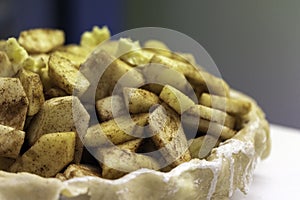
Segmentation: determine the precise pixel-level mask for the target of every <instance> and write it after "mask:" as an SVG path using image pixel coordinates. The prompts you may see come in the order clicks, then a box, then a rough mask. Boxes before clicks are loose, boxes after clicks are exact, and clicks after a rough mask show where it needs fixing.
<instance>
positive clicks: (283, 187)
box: [232, 125, 300, 200]
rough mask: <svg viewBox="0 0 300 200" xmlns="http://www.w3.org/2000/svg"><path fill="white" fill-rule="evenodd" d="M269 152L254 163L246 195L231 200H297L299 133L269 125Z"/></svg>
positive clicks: (294, 130) (236, 196)
mask: <svg viewBox="0 0 300 200" xmlns="http://www.w3.org/2000/svg"><path fill="white" fill-rule="evenodd" d="M271 139H272V150H271V155H270V156H269V158H267V159H266V160H263V161H261V162H260V163H258V166H257V168H256V170H255V172H254V179H253V183H252V185H251V187H250V191H249V193H248V195H246V196H245V195H243V194H242V193H241V192H236V193H235V194H234V196H233V198H232V199H233V200H271V199H272V200H279V199H280V200H290V199H291V200H294V199H300V130H297V129H291V128H287V127H283V126H278V125H271Z"/></svg>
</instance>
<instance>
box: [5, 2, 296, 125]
mask: <svg viewBox="0 0 300 200" xmlns="http://www.w3.org/2000/svg"><path fill="white" fill-rule="evenodd" d="M299 22H300V1H296V0H285V1H279V0H265V1H260V0H251V1H237V0H234V1H233V0H227V1H217V0H210V1H199V0H190V1H185V2H184V1H180V0H164V1H160V0H152V1H140V0H131V1H123V0H110V1H97V0H72V1H71V0H65V1H64V0H52V1H51V0H43V1H40V0H26V1H21V0H19V1H18V0H0V38H2V39H6V38H7V37H11V36H15V37H17V36H18V34H19V32H20V31H21V30H24V29H29V28H36V27H52V28H60V29H63V30H64V31H65V32H66V36H67V42H68V43H78V42H79V40H80V35H81V33H82V32H83V31H85V30H90V29H91V28H92V27H93V26H94V25H98V26H103V25H107V26H108V27H109V29H110V30H111V32H112V34H117V33H119V32H121V31H124V30H127V29H131V28H136V27H144V26H157V27H164V28H170V29H174V30H177V31H180V32H182V33H184V34H186V35H188V36H190V37H192V38H193V39H195V40H196V41H198V42H199V43H200V44H201V45H202V46H203V47H204V48H205V49H206V50H207V51H208V53H209V54H210V55H211V57H212V58H213V60H214V61H215V62H216V64H217V66H218V68H219V70H220V72H221V74H222V76H223V78H224V79H225V80H226V81H227V82H228V83H229V84H230V85H231V87H233V88H235V89H238V90H240V91H242V92H245V93H247V94H248V95H250V96H252V97H253V98H255V99H256V100H257V102H258V104H259V105H260V106H261V107H262V108H263V110H264V111H265V112H266V115H267V118H268V119H269V120H270V121H271V122H272V123H276V124H281V125H286V126H290V127H295V128H300V105H299V103H300V66H299V63H300V23H299Z"/></svg>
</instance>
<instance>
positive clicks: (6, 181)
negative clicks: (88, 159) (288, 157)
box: [0, 90, 271, 200]
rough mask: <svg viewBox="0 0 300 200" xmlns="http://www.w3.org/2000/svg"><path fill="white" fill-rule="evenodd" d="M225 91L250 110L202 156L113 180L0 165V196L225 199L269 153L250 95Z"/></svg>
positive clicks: (263, 122)
mask: <svg viewBox="0 0 300 200" xmlns="http://www.w3.org/2000/svg"><path fill="white" fill-rule="evenodd" d="M230 95H231V97H233V98H241V99H245V100H248V101H250V102H251V104H252V105H251V111H250V112H249V113H248V114H247V115H245V116H244V117H243V118H242V120H241V121H242V122H241V125H242V128H241V129H240V131H239V132H238V133H237V134H236V135H235V136H234V137H233V138H231V139H229V140H226V141H225V142H223V143H221V144H220V145H219V147H217V148H215V149H213V150H212V152H211V155H210V156H209V157H208V158H207V159H202V160H200V159H192V160H191V161H189V162H186V163H183V164H181V165H179V166H177V167H176V168H174V169H173V170H171V171H170V172H167V173H165V172H158V171H154V170H149V169H140V170H137V171H134V172H131V173H129V174H127V175H125V176H124V177H122V178H120V179H117V180H108V179H103V178H98V177H80V178H73V179H70V180H67V181H60V180H59V179H55V178H42V177H40V176H37V175H34V174H29V173H17V174H16V173H9V172H4V171H0V191H1V192H0V199H3V200H5V199H20V198H23V197H26V199H28V198H30V199H31V200H40V199H44V200H57V199H84V200H85V199H86V200H87V199H90V200H95V199H110V200H115V199H135V200H136V199H173V200H177V199H178V200H182V199H199V200H200V199H229V197H231V196H232V195H233V193H234V192H235V191H236V190H237V189H239V190H241V191H242V192H243V193H245V194H246V193H247V192H248V191H249V186H250V184H251V182H252V179H253V173H254V169H255V167H256V165H257V163H258V162H259V161H260V160H261V159H264V158H266V157H267V156H268V155H269V153H270V144H271V141H270V137H269V124H268V122H267V121H266V119H265V115H264V113H263V112H262V110H261V109H260V108H259V106H258V105H257V104H256V102H255V101H254V100H253V99H251V98H250V97H248V96H246V95H243V94H241V93H239V92H237V91H233V90H231V92H230Z"/></svg>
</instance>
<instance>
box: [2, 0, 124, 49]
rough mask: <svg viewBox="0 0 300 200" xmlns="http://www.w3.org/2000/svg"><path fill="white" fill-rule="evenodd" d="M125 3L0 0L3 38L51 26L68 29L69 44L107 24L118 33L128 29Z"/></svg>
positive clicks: (90, 0)
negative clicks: (31, 29) (89, 31)
mask: <svg viewBox="0 0 300 200" xmlns="http://www.w3.org/2000/svg"><path fill="white" fill-rule="evenodd" d="M123 4H124V1H122V0H110V1H95V0H26V1H22V0H0V11H1V10H3V11H2V12H0V27H1V29H0V37H1V38H7V37H10V36H15V37H16V36H18V34H19V33H20V31H22V30H25V29H29V28H39V27H49V28H60V29H62V30H64V31H65V33H66V36H67V38H66V40H67V43H78V42H79V40H80V35H81V34H82V32H83V31H85V30H91V29H92V27H93V26H95V25H98V26H100V27H102V26H103V25H107V26H108V27H109V29H110V30H111V32H112V34H116V33H119V32H120V31H122V30H124V18H125V14H124V5H123ZM1 8H2V9H1Z"/></svg>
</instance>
